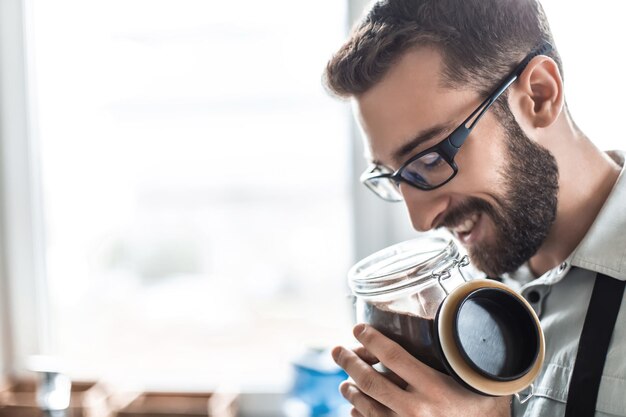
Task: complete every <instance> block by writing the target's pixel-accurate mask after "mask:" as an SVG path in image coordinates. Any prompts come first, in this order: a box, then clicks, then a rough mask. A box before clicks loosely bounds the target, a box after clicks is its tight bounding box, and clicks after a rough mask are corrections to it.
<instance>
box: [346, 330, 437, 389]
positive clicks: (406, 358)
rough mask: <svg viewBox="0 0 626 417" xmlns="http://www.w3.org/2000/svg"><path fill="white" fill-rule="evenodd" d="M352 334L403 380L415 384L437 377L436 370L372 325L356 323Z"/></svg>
mask: <svg viewBox="0 0 626 417" xmlns="http://www.w3.org/2000/svg"><path fill="white" fill-rule="evenodd" d="M354 336H355V337H356V338H357V340H358V341H359V342H361V343H362V344H363V347H364V348H365V349H367V351H369V352H370V353H371V354H372V355H374V356H375V357H377V358H378V359H379V360H380V362H381V363H382V364H383V365H385V367H387V368H388V369H390V370H391V371H393V372H394V373H395V374H396V375H398V376H399V377H400V378H401V379H403V380H404V381H407V382H408V383H409V384H413V385H415V384H416V383H417V382H419V381H420V380H421V381H423V380H424V378H438V377H439V376H440V375H438V374H439V372H438V371H436V370H434V369H432V368H431V367H429V366H428V365H426V364H424V363H422V362H420V361H419V360H417V359H415V358H414V357H413V356H412V355H411V354H410V353H408V352H407V351H406V350H404V349H403V348H402V346H400V345H399V344H397V343H396V342H394V341H393V340H391V339H389V338H388V337H386V336H384V335H383V334H382V333H380V332H379V331H378V330H376V329H374V328H373V327H372V326H368V325H365V324H358V325H356V326H355V327H354Z"/></svg>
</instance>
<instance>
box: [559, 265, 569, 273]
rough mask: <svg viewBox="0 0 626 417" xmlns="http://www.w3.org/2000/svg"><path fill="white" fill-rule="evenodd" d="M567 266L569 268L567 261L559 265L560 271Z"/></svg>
mask: <svg viewBox="0 0 626 417" xmlns="http://www.w3.org/2000/svg"><path fill="white" fill-rule="evenodd" d="M565 268H567V262H563V263H562V264H561V265H559V270H558V273H559V274H560V273H561V272H563V271H565Z"/></svg>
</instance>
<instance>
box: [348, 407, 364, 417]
mask: <svg viewBox="0 0 626 417" xmlns="http://www.w3.org/2000/svg"><path fill="white" fill-rule="evenodd" d="M350 415H351V416H352V417H365V416H364V415H363V414H361V413H359V410H357V409H356V408H352V410H350Z"/></svg>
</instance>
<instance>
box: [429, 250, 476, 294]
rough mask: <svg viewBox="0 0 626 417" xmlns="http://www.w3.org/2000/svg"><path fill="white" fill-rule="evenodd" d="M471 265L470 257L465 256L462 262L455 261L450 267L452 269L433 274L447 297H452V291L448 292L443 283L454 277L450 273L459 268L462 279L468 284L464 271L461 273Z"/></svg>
mask: <svg viewBox="0 0 626 417" xmlns="http://www.w3.org/2000/svg"><path fill="white" fill-rule="evenodd" d="M469 263H470V262H469V257H468V256H467V255H465V256H463V257H462V258H461V259H460V260H458V261H457V260H455V261H454V262H453V263H452V265H450V267H448V268H446V269H444V270H443V271H439V272H433V278H435V279H437V282H438V283H439V286H440V287H441V288H442V289H443V291H444V292H445V293H446V295H450V291H448V290H447V289H446V287H445V285H443V281H445V280H447V279H449V278H451V277H452V274H451V273H450V271H451V270H453V269H454V268H457V269H458V270H459V275H461V278H463V281H465V282H467V281H469V280H468V279H467V278H465V274H463V271H461V268H463V267H465V266H467V265H469Z"/></svg>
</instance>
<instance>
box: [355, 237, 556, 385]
mask: <svg viewBox="0 0 626 417" xmlns="http://www.w3.org/2000/svg"><path fill="white" fill-rule="evenodd" d="M348 281H349V286H350V288H351V290H352V293H353V294H354V295H355V297H356V303H355V307H356V318H357V321H359V322H364V323H369V324H371V325H372V326H373V327H374V328H376V329H377V330H379V331H380V332H381V333H383V334H384V335H386V336H387V337H389V338H390V339H392V340H394V341H396V342H397V343H398V344H400V345H401V346H402V347H403V348H404V349H405V350H407V351H408V352H409V353H411V354H412V355H413V356H414V357H416V358H417V359H419V360H420V361H422V362H424V363H425V364H427V365H428V366H430V367H432V368H434V369H436V370H438V371H440V372H443V373H447V374H449V375H451V376H452V377H453V378H454V379H456V380H457V381H458V382H459V383H461V384H462V385H464V386H465V387H467V388H469V389H471V390H473V391H475V392H478V393H480V394H484V395H493V396H500V395H511V394H516V393H519V392H521V391H523V390H525V389H526V388H528V387H531V388H532V386H531V384H532V381H533V380H534V379H535V378H536V376H537V375H538V373H539V371H540V369H541V365H542V363H543V356H544V339H543V332H542V331H541V327H540V325H539V320H538V318H537V316H536V315H535V312H534V310H533V309H532V307H531V306H530V305H529V304H528V303H527V302H526V300H525V299H524V298H523V297H521V296H520V295H519V294H517V293H516V292H515V291H514V290H512V289H510V288H508V287H507V286H506V285H504V284H502V283H500V282H498V281H496V280H490V279H481V278H478V274H477V271H476V270H475V269H474V268H472V266H471V265H470V263H469V259H468V257H467V256H464V255H462V254H461V253H460V252H459V250H458V248H457V246H456V244H455V243H454V241H453V240H452V239H450V238H446V237H443V236H441V235H423V236H422V237H420V238H418V239H413V240H410V241H406V242H402V243H399V244H396V245H393V246H390V247H388V248H385V249H383V250H381V251H379V252H376V253H374V254H373V255H370V256H368V257H367V258H365V259H363V260H362V261H360V262H358V263H357V264H356V265H354V266H353V267H352V268H351V269H350V271H349V273H348ZM383 365H384V364H383ZM531 391H532V390H531Z"/></svg>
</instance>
